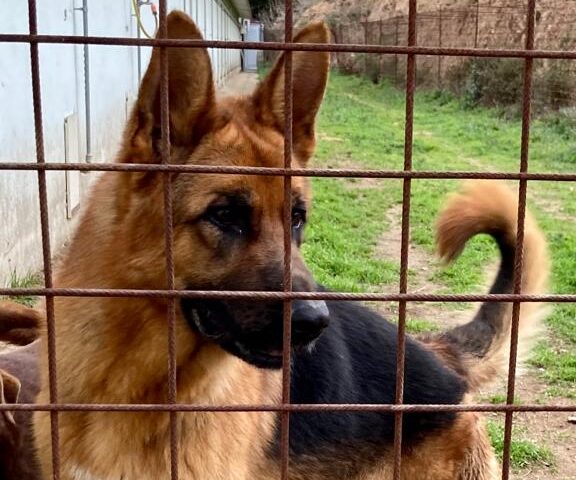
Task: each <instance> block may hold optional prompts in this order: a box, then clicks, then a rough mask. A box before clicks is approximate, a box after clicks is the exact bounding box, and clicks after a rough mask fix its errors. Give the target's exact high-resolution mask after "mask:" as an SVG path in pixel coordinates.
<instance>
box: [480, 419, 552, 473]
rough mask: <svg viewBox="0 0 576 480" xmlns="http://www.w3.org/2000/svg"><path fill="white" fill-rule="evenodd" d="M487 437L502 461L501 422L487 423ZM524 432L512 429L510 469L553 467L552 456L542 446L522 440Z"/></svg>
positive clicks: (502, 436)
mask: <svg viewBox="0 0 576 480" xmlns="http://www.w3.org/2000/svg"><path fill="white" fill-rule="evenodd" d="M487 429H488V435H489V436H490V441H491V442H492V445H493V446H494V450H495V451H496V455H497V456H498V458H499V459H500V460H502V455H503V450H504V423H503V422H502V421H492V420H490V421H488V424H487ZM523 433H524V432H522V431H520V429H518V428H515V427H512V443H511V445H510V464H511V466H512V468H515V469H523V468H528V467H533V466H536V465H541V466H547V467H550V466H554V455H553V454H552V452H551V450H550V449H549V448H548V447H546V446H543V445H538V444H536V443H534V442H532V441H530V440H526V439H524V438H522V434H523Z"/></svg>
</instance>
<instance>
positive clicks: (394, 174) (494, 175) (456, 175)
mask: <svg viewBox="0 0 576 480" xmlns="http://www.w3.org/2000/svg"><path fill="white" fill-rule="evenodd" d="M1 170H17V171H18V170H24V171H31V170H32V171H35V170H50V171H59V170H63V171H74V170H79V171H83V172H92V171H95V172H96V171H99V172H173V173H197V174H198V173H200V174H201V173H204V174H222V175H225V174H230V175H261V176H292V177H335V178H336V177H348V178H383V179H386V178H390V179H394V178H421V179H438V180H442V179H452V180H467V179H479V180H522V179H526V180H539V181H558V182H573V181H576V172H575V173H552V172H549V173H538V172H474V171H426V170H420V171H419V170H364V169H357V170H356V169H336V168H334V169H331V168H306V169H301V168H275V167H238V166H228V165H163V164H150V165H148V164H138V163H123V164H120V163H90V164H85V163H44V164H36V163H16V162H4V163H0V171H1Z"/></svg>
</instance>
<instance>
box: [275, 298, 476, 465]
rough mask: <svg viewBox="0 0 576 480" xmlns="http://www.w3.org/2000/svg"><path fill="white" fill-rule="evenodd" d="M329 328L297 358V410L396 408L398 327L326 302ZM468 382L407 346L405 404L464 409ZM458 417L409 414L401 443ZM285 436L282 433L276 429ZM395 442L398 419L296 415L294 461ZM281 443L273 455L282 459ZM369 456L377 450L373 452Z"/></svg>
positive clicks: (351, 306) (349, 305) (359, 308)
mask: <svg viewBox="0 0 576 480" xmlns="http://www.w3.org/2000/svg"><path fill="white" fill-rule="evenodd" d="M327 304H328V308H329V310H330V326H329V327H328V328H327V329H326V331H325V332H324V333H323V334H322V336H321V337H320V338H319V339H318V341H317V343H316V346H315V348H314V349H313V350H312V351H311V352H300V353H295V354H294V357H293V369H292V387H291V401H292V403H307V404H322V403H360V404H391V403H394V398H395V388H396V342H397V327H396V326H395V325H393V324H392V323H390V322H388V321H386V320H385V319H384V318H382V317H381V316H380V315H378V314H377V313H375V312H373V311H371V310H369V309H368V308H366V307H365V306H363V305H361V304H359V303H357V302H345V301H340V302H327ZM465 391H466V384H465V382H464V380H463V379H462V378H461V377H459V376H458V375H456V374H455V373H454V372H453V371H452V370H451V369H449V368H448V367H446V366H445V365H443V364H442V363H441V361H440V360H439V359H438V358H437V357H436V356H435V355H434V354H433V353H432V352H430V351H429V350H427V349H426V348H425V347H424V346H423V345H422V344H420V343H418V342H417V341H415V340H414V339H411V338H406V367H405V387H404V403H406V404H458V403H460V402H461V400H462V397H463V395H464V393H465ZM454 418H455V415H454V413H452V412H420V413H410V414H404V423H403V442H404V445H407V446H410V445H411V444H414V443H415V442H417V441H418V440H419V439H421V438H423V437H425V436H426V434H428V433H430V432H431V431H433V430H437V429H441V428H443V427H447V426H449V425H451V424H452V422H453V421H454ZM277 431H278V433H279V425H278V429H277ZM393 439H394V415H393V414H390V413H378V412H327V411H323V412H305V413H292V414H291V415H290V452H291V455H294V456H298V455H321V454H322V452H323V451H326V452H327V451H331V452H334V450H339V449H340V448H345V449H346V450H347V453H348V455H351V456H354V452H353V451H351V449H352V450H354V448H358V449H359V451H358V454H361V452H362V451H365V450H366V447H368V446H370V445H372V446H376V447H385V446H388V445H391V444H392V442H393ZM279 446H280V445H279V435H276V440H275V442H274V448H273V450H274V453H275V454H278V452H279ZM369 450H371V449H370V448H369Z"/></svg>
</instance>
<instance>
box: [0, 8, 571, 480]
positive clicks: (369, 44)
mask: <svg viewBox="0 0 576 480" xmlns="http://www.w3.org/2000/svg"><path fill="white" fill-rule="evenodd" d="M166 3H167V2H166V0H160V18H159V20H160V23H159V25H160V28H159V37H160V38H156V39H144V38H124V37H100V36H70V35H40V34H38V32H37V25H36V1H35V0H29V2H28V4H29V24H30V29H29V33H28V34H6V33H0V43H2V42H3V43H26V44H29V45H30V52H31V76H32V89H33V102H34V126H35V132H36V151H37V158H36V162H32V160H31V159H26V163H17V162H16V161H14V162H0V171H11V170H14V171H36V172H37V174H38V179H39V201H40V212H41V227H42V240H43V262H44V277H45V278H44V281H45V287H44V288H0V295H6V296H30V295H33V296H43V297H46V306H47V322H48V365H49V373H50V375H49V376H50V399H49V401H50V403H49V404H16V405H10V404H8V405H5V404H3V405H0V411H8V410H9V411H46V412H50V414H51V427H52V464H53V465H52V468H53V478H55V479H59V478H60V466H61V465H60V452H59V432H58V412H65V411H87V412H89V411H92V412H93V411H106V412H150V411H158V412H169V413H170V455H171V457H170V465H171V473H170V476H171V479H172V480H177V479H178V451H179V449H180V448H182V446H181V445H178V438H179V432H178V425H177V422H176V414H177V413H178V412H258V411H260V412H277V413H279V414H280V418H281V471H280V473H281V478H282V479H283V480H287V479H288V478H289V470H290V451H289V440H290V432H289V425H290V424H289V415H290V413H291V412H311V411H334V412H366V411H370V412H381V413H390V414H394V416H395V420H396V423H395V425H396V427H395V437H394V438H395V441H394V478H395V479H399V478H401V475H402V473H401V472H402V463H401V459H402V450H401V433H402V429H401V427H402V415H403V414H404V413H410V412H442V411H444V412H503V413H505V414H506V422H505V437H504V454H503V465H502V479H503V480H506V479H507V478H508V476H509V470H510V445H511V439H512V423H513V422H512V420H513V414H514V413H515V412H575V411H576V404H572V405H554V404H552V405H540V404H538V405H530V404H514V403H513V399H514V389H515V378H516V349H517V342H518V321H519V308H520V303H521V302H550V303H566V302H576V294H572V295H558V294H550V295H525V294H522V293H521V288H520V285H521V271H522V260H523V258H522V248H523V231H524V230H523V229H524V221H523V220H524V216H525V209H526V190H527V186H528V182H529V181H556V182H560V181H564V182H565V181H570V182H572V181H576V172H575V173H553V172H531V171H529V169H528V158H529V149H528V146H529V142H530V121H531V105H532V98H531V97H532V83H533V74H534V72H533V62H534V60H536V59H560V60H561V59H566V60H573V59H576V50H574V49H564V50H561V49H558V48H549V49H542V48H541V49H536V48H534V46H535V42H534V38H535V37H534V35H535V23H534V22H535V14H536V11H535V3H536V2H535V1H534V0H527V2H519V3H515V4H509V5H506V6H503V7H500V8H496V7H495V6H488V5H480V3H479V2H477V4H476V5H475V6H472V7H471V8H469V9H461V8H454V9H442V8H440V9H439V10H438V11H437V12H420V13H418V12H417V8H416V7H417V4H416V1H415V0H410V1H409V11H408V15H407V16H402V17H394V18H390V19H387V20H385V21H376V22H364V23H362V25H363V26H364V44H361V43H359V42H343V41H340V42H339V43H330V44H299V43H293V42H292V29H293V8H292V1H290V0H288V1H286V2H285V12H284V13H285V23H284V28H285V31H284V40H283V41H272V42H239V41H221V40H180V39H169V38H167V29H166V13H167V10H166ZM559 8H560V7H559ZM505 10H506V11H508V12H510V15H515V16H519V15H522V16H523V17H524V22H525V26H526V29H525V30H526V33H525V34H524V35H525V42H524V43H525V44H524V47H523V48H516V47H515V46H513V48H488V47H489V45H486V44H484V45H483V37H482V32H479V18H480V16H481V15H483V16H487V17H491V16H492V17H494V16H498V15H501V14H502V12H503V11H505ZM474 16H475V17H474ZM469 17H470V18H475V22H476V23H475V28H473V29H472V32H473V34H472V35H471V38H472V39H473V44H472V45H471V46H466V47H465V48H463V47H460V46H458V45H456V46H454V45H450V43H451V42H449V41H447V39H446V37H445V35H446V34H447V32H448V33H449V32H450V31H451V30H450V29H449V28H447V25H448V24H449V23H450V22H456V21H459V20H462V21H464V19H468V18H469ZM569 23H570V22H566V24H567V25H568V24H569ZM427 25H428V26H427ZM383 26H386V28H383ZM426 28H429V29H431V31H432V30H433V31H434V32H438V35H439V37H438V43H439V44H438V45H431V43H432V42H431V41H430V38H429V36H426V35H425V36H424V37H422V38H423V40H422V41H419V42H418V43H421V45H417V36H416V33H417V30H419V31H420V30H421V31H422V32H426ZM343 29H344V26H340V28H339V29H338V28H337V29H336V30H335V31H333V33H335V34H338V32H340V33H342V32H343ZM498 34H499V32H495V33H494V35H493V37H494V38H493V39H494V41H496V39H497V37H498ZM342 39H343V38H340V40H342ZM484 43H486V42H484ZM40 44H71V45H112V46H126V47H134V46H147V47H160V48H161V55H160V57H161V82H160V83H161V94H160V99H161V118H162V121H161V138H162V141H161V149H160V151H161V157H162V162H161V163H159V164H155V165H141V164H115V163H98V164H94V163H90V164H84V163H58V162H50V163H46V161H45V158H44V146H43V142H44V140H43V134H42V129H43V127H42V101H41V97H40V85H41V83H40V81H41V75H40V67H39V59H38V47H39V45H40ZM168 47H186V48H215V49H246V50H250V49H252V50H254V49H256V50H265V51H284V52H287V55H286V57H285V65H284V68H285V78H286V83H285V91H284V99H285V109H286V114H285V125H284V130H285V132H284V133H285V139H286V141H285V145H284V155H285V157H284V158H285V162H284V168H264V167H241V166H206V165H172V164H170V141H169V138H170V137H169V127H170V126H169V121H168V120H169V115H168V112H169V98H168V97H169V96H168V82H169V78H168V55H167V52H166V48H168ZM299 51H328V52H333V53H336V54H339V53H363V54H369V53H372V54H380V55H394V56H395V60H396V61H395V65H394V68H395V75H396V76H397V75H398V62H397V57H398V56H401V57H405V61H406V77H405V78H406V80H407V81H406V83H405V85H404V88H405V94H406V118H405V143H404V165H403V169H402V170H388V171H386V170H370V169H358V170H355V169H323V168H311V169H298V168H291V158H292V144H291V141H292V134H291V129H292V92H293V84H292V55H291V52H299ZM425 56H432V57H438V70H437V72H438V78H439V79H440V77H441V75H442V71H443V65H442V63H440V62H441V61H442V58H441V57H489V58H519V59H524V65H525V66H524V88H523V91H522V105H523V117H522V137H521V154H520V167H519V169H518V171H517V172H494V171H488V172H473V171H470V172H468V171H417V170H414V169H413V168H412V143H413V138H412V136H413V135H412V134H413V127H414V125H413V124H414V119H413V114H414V90H415V85H416V81H417V76H416V67H417V63H416V62H417V61H418V59H419V58H420V57H425ZM364 65H367V62H365V64H364ZM20 160H21V159H20ZM47 171H84V172H88V171H116V172H156V173H158V174H161V175H163V176H164V209H165V210H164V213H165V225H164V227H165V228H164V230H165V251H166V280H167V286H168V288H167V289H163V290H151V289H148V290H136V289H88V288H75V289H69V288H66V289H64V288H55V287H53V282H52V267H51V258H50V257H51V248H50V235H49V216H48V213H49V212H48V199H47V192H46V184H45V175H46V172H47ZM174 174H223V175H224V174H226V175H239V174H241V175H263V176H283V177H284V199H285V205H284V214H283V218H284V284H283V285H284V290H283V291H187V290H176V289H175V281H174V268H175V267H174V259H173V251H172V249H173V226H172V214H171V212H172V176H173V175H174ZM293 176H302V177H333V178H351V177H352V178H380V179H398V180H402V181H403V185H404V190H403V192H404V193H403V207H402V239H401V268H400V283H399V293H396V294H393V293H390V294H388V293H386V294H384V293H345V292H295V291H292V288H291V267H290V258H291V257H290V250H291V238H290V231H291V226H290V208H289V200H290V185H291V177H293ZM413 179H414V180H417V179H438V180H445V179H501V180H516V181H518V182H519V185H520V189H519V207H518V229H517V230H518V233H517V248H516V252H517V256H516V260H515V288H514V293H513V294H479V295H472V294H459V295H455V294H418V293H410V292H409V291H408V282H407V276H408V268H409V248H408V246H409V226H410V203H409V202H410V196H411V188H410V187H411V181H412V180H413ZM55 297H146V298H164V299H168V300H169V302H168V309H167V327H168V328H167V337H168V344H167V346H168V351H169V355H168V356H169V363H168V365H167V371H168V385H167V389H168V390H167V392H168V396H167V400H168V402H167V403H166V404H102V403H91V404H77V403H60V402H59V401H58V396H57V377H56V369H55V365H56V352H55V338H56V337H55V336H56V335H57V332H56V328H55V326H56V319H55V318H54V304H53V299H54V298H55ZM178 298H197V299H199V298H211V299H251V300H255V301H258V300H270V299H275V300H282V301H283V302H284V304H285V313H284V326H285V328H284V339H283V340H284V347H285V348H284V356H283V369H282V371H283V383H282V399H281V402H280V403H279V404H275V405H266V404H263V405H193V404H180V403H178V399H177V389H176V386H177V382H176V378H177V377H176V353H177V352H176V339H175V308H176V307H175V301H176V299H178ZM296 299H309V300H340V301H387V302H398V303H399V334H398V343H399V348H398V350H397V352H398V357H397V365H396V367H397V377H396V378H397V385H396V397H395V403H394V404H386V405H381V404H378V405H374V404H314V405H308V404H292V403H290V348H286V347H289V345H290V302H291V301H292V300H296ZM407 302H512V303H513V330H512V335H511V344H510V347H511V352H510V357H509V361H510V363H509V374H508V386H507V401H506V403H505V404H499V405H493V404H490V405H485V404H461V405H407V404H403V403H402V400H403V399H402V397H403V395H402V393H403V377H404V376H403V374H402V373H403V371H404V362H405V350H404V348H403V345H404V340H405V328H406V324H407V323H409V320H407V319H406V304H407ZM286 312H288V313H286Z"/></svg>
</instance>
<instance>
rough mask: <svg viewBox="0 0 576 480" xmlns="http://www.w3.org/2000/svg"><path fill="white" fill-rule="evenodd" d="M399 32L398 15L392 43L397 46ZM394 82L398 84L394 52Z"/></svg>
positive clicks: (396, 60) (396, 57) (396, 62)
mask: <svg viewBox="0 0 576 480" xmlns="http://www.w3.org/2000/svg"><path fill="white" fill-rule="evenodd" d="M399 33H400V17H399V16H397V17H396V24H395V28H394V45H395V46H396V47H397V46H398V42H399V40H400V38H399ZM394 83H395V84H398V54H397V53H396V54H394Z"/></svg>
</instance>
